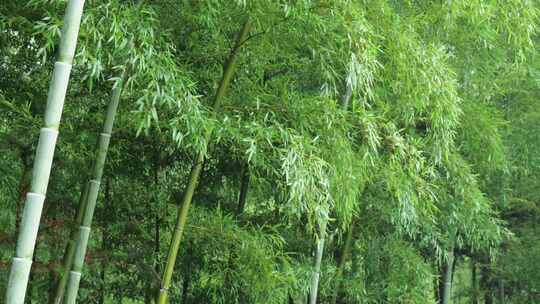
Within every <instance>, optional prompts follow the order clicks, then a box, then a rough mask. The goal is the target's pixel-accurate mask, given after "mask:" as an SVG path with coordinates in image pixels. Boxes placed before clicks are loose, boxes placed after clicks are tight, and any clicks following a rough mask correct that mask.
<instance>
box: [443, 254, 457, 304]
mask: <svg viewBox="0 0 540 304" xmlns="http://www.w3.org/2000/svg"><path fill="white" fill-rule="evenodd" d="M453 265H454V250H453V248H451V249H450V250H449V251H448V261H447V262H446V264H445V266H444V267H443V277H442V283H443V285H442V292H441V296H442V298H441V301H440V303H441V304H449V303H450V298H451V297H452V273H453V272H452V269H453Z"/></svg>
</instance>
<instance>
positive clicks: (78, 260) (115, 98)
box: [65, 69, 127, 304]
mask: <svg viewBox="0 0 540 304" xmlns="http://www.w3.org/2000/svg"><path fill="white" fill-rule="evenodd" d="M126 73H127V69H126V70H124V73H123V75H122V77H121V78H120V80H119V82H118V83H117V84H116V85H115V87H114V88H113V90H112V94H111V99H110V102H109V104H108V106H107V114H106V116H105V122H104V124H103V131H102V132H101V133H100V135H99V139H98V143H97V148H96V154H95V160H94V165H93V168H92V175H91V177H90V180H89V181H88V184H87V187H88V190H87V191H88V194H87V195H86V200H85V202H84V210H83V212H82V219H81V221H80V226H79V228H78V231H77V232H76V233H77V238H76V239H77V241H76V245H75V250H74V252H73V253H72V254H73V257H72V261H71V267H69V268H68V269H70V271H69V274H68V279H67V285H66V291H65V303H67V304H74V303H75V302H76V299H77V293H78V291H79V283H80V281H81V275H82V267H83V264H84V258H85V256H86V248H87V246H88V239H89V237H90V227H91V225H92V219H93V216H94V210H95V208H96V202H97V197H98V194H99V187H100V184H101V177H102V176H103V168H104V166H105V160H106V158H107V152H108V150H109V142H110V139H111V133H112V129H113V124H114V118H115V116H116V111H117V108H118V103H119V101H120V94H121V91H122V84H123V82H124V79H125V77H126Z"/></svg>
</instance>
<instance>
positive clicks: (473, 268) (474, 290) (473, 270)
mask: <svg viewBox="0 0 540 304" xmlns="http://www.w3.org/2000/svg"><path fill="white" fill-rule="evenodd" d="M476 281H477V278H476V263H475V262H474V260H473V259H471V304H478V286H477V283H476Z"/></svg>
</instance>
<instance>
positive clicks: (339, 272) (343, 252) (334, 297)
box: [330, 220, 354, 304]
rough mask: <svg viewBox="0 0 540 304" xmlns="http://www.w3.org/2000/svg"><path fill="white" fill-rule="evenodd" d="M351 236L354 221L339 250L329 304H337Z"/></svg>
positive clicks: (349, 249) (349, 250)
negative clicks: (334, 283)
mask: <svg viewBox="0 0 540 304" xmlns="http://www.w3.org/2000/svg"><path fill="white" fill-rule="evenodd" d="M353 234H354V220H353V221H352V222H351V225H350V226H349V230H347V236H346V237H345V244H343V249H342V250H341V256H340V257H339V264H338V268H337V271H336V276H335V278H334V280H335V281H336V285H335V288H334V291H333V292H334V293H333V294H332V301H331V302H330V303H331V304H336V303H337V298H338V295H339V291H340V289H341V278H342V277H343V271H344V269H345V263H347V259H348V258H349V253H350V252H351V246H352V236H353Z"/></svg>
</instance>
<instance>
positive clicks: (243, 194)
mask: <svg viewBox="0 0 540 304" xmlns="http://www.w3.org/2000/svg"><path fill="white" fill-rule="evenodd" d="M248 188H249V166H248V164H246V165H245V166H244V170H243V171H242V181H241V182H240V193H239V195H238V209H237V210H236V213H237V214H242V212H244V209H245V208H246V199H247V192H248Z"/></svg>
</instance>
